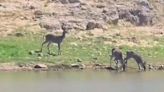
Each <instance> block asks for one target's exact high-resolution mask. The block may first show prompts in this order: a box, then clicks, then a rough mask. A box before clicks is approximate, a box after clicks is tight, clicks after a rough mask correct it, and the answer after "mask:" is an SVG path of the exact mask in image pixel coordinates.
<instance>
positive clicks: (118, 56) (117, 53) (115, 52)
mask: <svg viewBox="0 0 164 92" xmlns="http://www.w3.org/2000/svg"><path fill="white" fill-rule="evenodd" d="M113 58H114V61H115V64H116V68H117V70H118V64H119V63H120V64H121V68H122V69H123V71H125V64H124V59H123V54H122V51H121V50H120V49H119V48H112V55H111V56H110V67H111V63H112V62H111V61H112V59H113Z"/></svg>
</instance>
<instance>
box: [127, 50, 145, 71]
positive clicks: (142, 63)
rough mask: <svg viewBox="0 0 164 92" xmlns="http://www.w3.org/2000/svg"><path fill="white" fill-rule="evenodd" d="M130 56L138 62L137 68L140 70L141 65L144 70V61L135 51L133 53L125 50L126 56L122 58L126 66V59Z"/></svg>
mask: <svg viewBox="0 0 164 92" xmlns="http://www.w3.org/2000/svg"><path fill="white" fill-rule="evenodd" d="M130 58H133V59H134V60H135V61H136V63H137V64H138V68H139V70H141V67H142V68H143V69H144V71H146V62H144V61H143V59H142V57H141V56H140V55H138V54H137V53H135V52H133V51H127V52H126V58H125V59H124V60H125V64H126V66H127V61H128V60H129V59H130Z"/></svg>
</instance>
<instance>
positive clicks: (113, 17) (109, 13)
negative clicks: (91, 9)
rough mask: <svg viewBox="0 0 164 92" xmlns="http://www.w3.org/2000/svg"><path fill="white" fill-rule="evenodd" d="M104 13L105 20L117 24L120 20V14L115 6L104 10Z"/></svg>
mask: <svg viewBox="0 0 164 92" xmlns="http://www.w3.org/2000/svg"><path fill="white" fill-rule="evenodd" d="M103 13H104V14H105V16H104V21H105V22H107V23H110V24H114V25H117V24H118V21H119V14H118V11H117V10H116V9H115V8H112V9H109V10H108V9H105V10H103Z"/></svg>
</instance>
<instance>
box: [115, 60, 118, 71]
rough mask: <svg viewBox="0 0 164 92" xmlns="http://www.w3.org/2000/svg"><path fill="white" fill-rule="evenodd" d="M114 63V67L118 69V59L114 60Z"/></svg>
mask: <svg viewBox="0 0 164 92" xmlns="http://www.w3.org/2000/svg"><path fill="white" fill-rule="evenodd" d="M115 63H116V69H117V70H118V60H116V61H115Z"/></svg>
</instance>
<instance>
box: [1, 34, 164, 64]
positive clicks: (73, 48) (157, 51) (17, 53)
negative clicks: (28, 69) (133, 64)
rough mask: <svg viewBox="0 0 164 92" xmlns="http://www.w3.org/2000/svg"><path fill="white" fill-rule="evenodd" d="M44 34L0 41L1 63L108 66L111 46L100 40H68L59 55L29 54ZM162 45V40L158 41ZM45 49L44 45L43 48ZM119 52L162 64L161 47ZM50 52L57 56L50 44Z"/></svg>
mask: <svg viewBox="0 0 164 92" xmlns="http://www.w3.org/2000/svg"><path fill="white" fill-rule="evenodd" d="M42 36H43V34H32V33H28V34H25V36H23V37H16V36H8V37H5V38H1V39H0V63H9V62H15V63H40V62H43V63H53V64H60V63H64V64H70V63H76V62H77V60H81V61H82V63H85V64H89V63H101V64H109V55H110V54H111V53H110V51H111V48H112V47H113V46H112V45H106V44H104V43H103V39H101V38H94V39H87V40H85V41H80V40H78V39H75V38H72V37H67V38H66V39H65V40H64V43H63V44H62V47H61V48H62V55H60V56H49V55H47V54H46V53H47V50H46V48H44V49H43V53H44V54H43V56H42V57H38V55H37V54H34V55H30V54H29V52H30V51H34V50H39V49H40V46H41V43H42V41H43V37H42ZM159 41H160V42H161V44H162V41H163V38H161V39H160V40H159ZM45 47H46V46H45ZM122 48H123V49H122V50H123V52H124V55H125V52H126V51H127V50H133V51H136V52H137V53H140V54H141V55H142V56H143V57H144V59H145V60H146V61H148V62H149V63H163V60H164V57H163V56H164V46H163V45H159V46H156V47H151V48H150V47H149V48H146V47H145V48H143V47H128V46H122ZM51 51H52V52H53V53H57V46H54V45H51Z"/></svg>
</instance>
